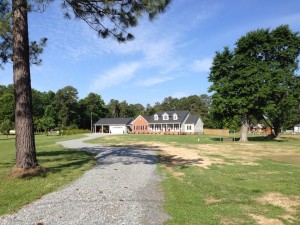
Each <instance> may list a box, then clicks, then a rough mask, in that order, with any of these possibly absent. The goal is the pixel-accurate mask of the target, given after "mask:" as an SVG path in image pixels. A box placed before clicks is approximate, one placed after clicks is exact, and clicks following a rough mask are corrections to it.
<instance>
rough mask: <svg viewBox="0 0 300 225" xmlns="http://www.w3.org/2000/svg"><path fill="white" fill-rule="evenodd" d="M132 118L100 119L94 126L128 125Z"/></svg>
mask: <svg viewBox="0 0 300 225" xmlns="http://www.w3.org/2000/svg"><path fill="white" fill-rule="evenodd" d="M132 120H133V118H101V119H100V120H98V121H97V122H96V123H95V125H106V126H107V125H129V124H130V123H131V121H132Z"/></svg>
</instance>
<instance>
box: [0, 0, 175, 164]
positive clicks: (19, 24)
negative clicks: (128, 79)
mask: <svg viewBox="0 0 300 225" xmlns="http://www.w3.org/2000/svg"><path fill="white" fill-rule="evenodd" d="M51 1H52V0H35V1H34V0H32V1H31V2H30V3H31V4H30V7H29V4H28V1H27V0H12V3H11V6H12V8H10V7H9V6H10V2H9V1H1V2H0V19H1V33H0V35H1V42H0V48H1V54H0V57H1V60H2V62H3V63H6V62H7V61H8V60H9V59H10V58H12V61H13V73H14V88H15V105H16V107H15V111H16V113H15V114H16V116H15V125H16V165H15V167H16V168H18V169H28V168H35V167H36V166H37V165H38V162H37V159H36V150H35V141H34V130H33V117H32V93H31V80H30V55H32V59H33V60H37V57H36V56H38V54H39V53H40V52H41V51H40V48H39V46H38V44H37V43H35V45H34V47H33V48H30V44H29V38H28V18H27V15H28V12H29V11H30V9H32V8H34V6H35V3H36V4H38V3H39V4H44V3H48V2H51ZM61 2H62V6H63V8H64V9H65V16H66V17H68V18H71V17H73V16H74V17H76V18H78V19H82V20H83V21H85V22H86V23H87V25H88V26H90V27H91V28H92V29H94V30H96V31H97V32H98V34H99V36H100V37H102V38H106V37H113V38H115V39H116V40H117V41H119V42H124V41H127V40H131V39H133V35H132V34H130V33H127V31H126V30H127V28H129V27H134V26H136V25H137V23H138V19H139V18H140V17H141V16H142V15H144V14H147V15H148V16H149V19H153V18H154V17H155V16H156V15H157V14H159V13H162V12H164V10H165V9H166V7H167V6H168V5H169V3H170V0H147V1H145V0H135V1H132V0H122V1H117V0H113V1H91V0H61ZM10 16H11V17H10ZM10 18H11V19H10ZM2 21H3V23H2ZM11 27H12V29H11ZM11 31H12V32H11ZM11 40H12V41H11ZM10 41H11V42H10ZM30 53H31V54H30ZM35 53H37V54H35ZM36 62H37V63H38V62H39V60H37V61H36Z"/></svg>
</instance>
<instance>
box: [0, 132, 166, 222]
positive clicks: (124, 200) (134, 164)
mask: <svg viewBox="0 0 300 225" xmlns="http://www.w3.org/2000/svg"><path fill="white" fill-rule="evenodd" d="M96 137H99V134H97V135H96V134H91V135H88V136H87V137H86V138H82V139H77V140H71V141H64V142H59V144H61V145H63V146H65V147H68V148H79V149H82V150H86V151H93V152H96V153H98V154H97V156H96V159H97V160H98V165H97V166H95V167H94V168H93V169H91V170H89V171H87V172H86V173H85V174H84V175H83V176H82V177H81V178H80V179H78V180H76V181H75V182H73V183H71V184H70V185H67V186H65V187H64V188H62V189H61V190H59V191H57V192H53V193H50V194H47V195H45V196H44V197H42V198H41V199H39V200H37V201H35V202H33V203H31V204H29V205H27V206H25V207H23V208H22V209H20V210H19V211H18V212H17V213H15V214H11V215H5V216H2V217H0V224H14V225H15V224H22V225H23V224H24V225H27V224H28V225H32V224H40V225H41V224H45V225H46V224H53V225H54V224H55V225H57V224H64V225H66V224H72V225H73V224H85V225H88V224H162V223H163V222H164V221H165V220H167V219H168V216H167V215H166V214H165V213H164V212H163V209H162V204H163V194H162V192H161V189H160V186H159V183H160V181H161V177H160V176H159V175H158V174H157V173H156V172H155V168H156V156H155V153H154V152H153V151H151V150H149V149H143V148H132V147H124V148H120V147H101V146H96V145H94V144H86V143H83V142H82V141H84V140H88V139H93V138H96Z"/></svg>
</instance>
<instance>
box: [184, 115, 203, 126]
mask: <svg viewBox="0 0 300 225" xmlns="http://www.w3.org/2000/svg"><path fill="white" fill-rule="evenodd" d="M199 118H200V116H198V115H190V116H189V117H188V118H187V120H186V122H185V123H186V124H196V123H197V121H198V119H199Z"/></svg>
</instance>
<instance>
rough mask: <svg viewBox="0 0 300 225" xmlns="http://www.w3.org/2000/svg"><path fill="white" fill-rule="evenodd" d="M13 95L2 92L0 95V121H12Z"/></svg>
mask: <svg viewBox="0 0 300 225" xmlns="http://www.w3.org/2000/svg"><path fill="white" fill-rule="evenodd" d="M14 109H15V106H14V95H13V94H10V93H4V94H2V95H0V122H1V121H4V120H10V121H11V122H13V121H14V116H15V111H14Z"/></svg>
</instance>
